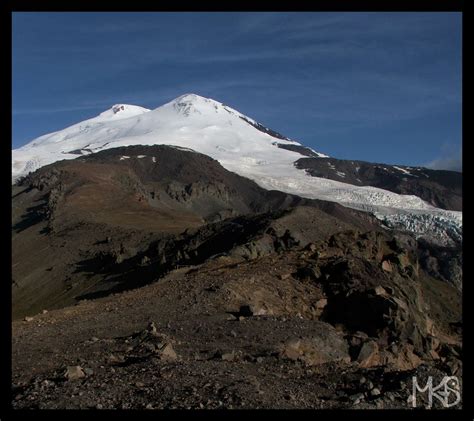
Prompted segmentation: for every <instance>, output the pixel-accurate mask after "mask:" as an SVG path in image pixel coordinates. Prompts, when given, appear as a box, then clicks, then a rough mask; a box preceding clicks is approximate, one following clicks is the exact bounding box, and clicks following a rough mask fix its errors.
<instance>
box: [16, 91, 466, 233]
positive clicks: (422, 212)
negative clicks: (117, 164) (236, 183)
mask: <svg viewBox="0 0 474 421" xmlns="http://www.w3.org/2000/svg"><path fill="white" fill-rule="evenodd" d="M136 144H142V145H153V144H165V145H175V146H178V147H184V148H187V149H193V150H195V151H197V152H201V153H204V154H206V155H209V156H211V157H212V158H214V159H217V160H218V161H219V162H220V163H221V164H222V165H223V166H224V167H225V168H227V169H228V170H230V171H233V172H236V173H238V174H240V175H242V176H245V177H248V178H250V179H252V180H254V181H255V182H257V183H258V184H259V185H260V186H262V187H264V188H267V189H276V190H282V191H285V192H289V193H294V194H298V195H300V196H304V197H308V198H317V199H323V200H329V201H335V202H339V203H342V204H343V205H346V206H350V207H353V208H357V209H362V210H367V211H370V212H374V213H375V214H376V215H377V216H378V217H379V218H381V219H384V220H386V221H387V222H388V223H389V224H391V225H393V226H397V227H400V228H409V229H410V230H411V231H414V232H416V233H417V234H421V235H434V236H436V237H438V238H439V239H441V240H443V241H449V239H450V238H453V239H460V238H461V225H462V221H461V212H454V211H445V210H441V209H437V208H434V207H433V206H431V205H429V204H428V203H426V202H424V201H423V200H421V199H420V198H418V197H416V196H406V195H399V194H396V193H392V192H390V191H387V190H382V189H379V188H375V187H360V186H354V185H350V184H346V183H342V182H338V181H334V180H329V179H325V178H318V177H311V176H309V175H307V174H306V172H305V171H304V170H299V169H297V168H296V167H295V166H294V162H295V161H296V160H297V159H299V158H301V157H302V155H301V154H300V153H298V152H294V151H290V150H287V149H284V148H280V147H278V146H277V144H280V145H281V144H288V145H300V144H299V143H298V142H296V141H293V140H289V139H287V138H284V137H283V136H281V135H279V134H278V133H275V132H273V131H271V130H269V129H266V128H264V127H263V126H261V125H259V124H258V123H257V122H255V121H254V120H252V119H251V118H249V117H246V116H244V115H243V114H241V113H239V112H238V111H236V110H234V109H232V108H230V107H228V106H226V105H223V104H221V103H219V102H217V101H214V100H212V99H208V98H203V97H201V96H198V95H195V94H187V95H183V96H180V97H178V98H176V99H175V100H173V101H171V102H169V103H167V104H165V105H163V106H161V107H159V108H156V109H154V110H148V109H146V108H142V107H138V106H134V105H126V104H118V105H115V106H113V107H112V108H111V109H110V110H107V111H105V112H103V113H101V114H100V115H99V116H97V117H94V118H91V119H89V120H86V121H83V122H81V123H78V124H75V125H73V126H71V127H68V128H66V129H64V130H60V131H58V132H55V133H51V134H47V135H44V136H41V137H39V138H37V139H34V140H33V141H31V142H30V143H28V144H27V145H25V146H23V147H21V148H19V149H15V150H13V152H12V177H13V179H14V180H15V179H16V178H18V177H19V176H21V175H26V174H27V173H28V172H30V171H34V170H36V169H38V168H40V167H42V166H44V165H47V164H50V163H52V162H55V161H58V160H62V159H75V158H78V157H79V156H81V155H86V154H89V153H94V152H97V151H100V150H103V149H108V148H114V147H117V146H128V145H136ZM313 152H315V153H316V154H317V155H318V156H320V157H321V158H324V157H327V155H324V154H322V153H319V152H316V151H313ZM149 159H152V157H149Z"/></svg>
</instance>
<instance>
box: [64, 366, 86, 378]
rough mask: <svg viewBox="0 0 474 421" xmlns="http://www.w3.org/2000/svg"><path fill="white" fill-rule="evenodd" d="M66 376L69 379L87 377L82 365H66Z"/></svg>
mask: <svg viewBox="0 0 474 421" xmlns="http://www.w3.org/2000/svg"><path fill="white" fill-rule="evenodd" d="M64 377H65V378H66V379H67V380H78V379H82V378H84V377H86V373H84V370H83V369H82V367H80V366H78V365H72V366H68V367H66V372H65V373H64Z"/></svg>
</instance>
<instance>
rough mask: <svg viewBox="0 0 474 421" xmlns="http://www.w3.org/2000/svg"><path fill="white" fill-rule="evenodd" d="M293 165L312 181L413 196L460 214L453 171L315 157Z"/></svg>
mask: <svg viewBox="0 0 474 421" xmlns="http://www.w3.org/2000/svg"><path fill="white" fill-rule="evenodd" d="M295 165H296V167H297V168H300V169H305V170H306V171H307V172H308V173H309V174H310V175H312V176H314V177H323V178H329V179H331V180H336V181H341V182H343V183H348V184H353V185H356V186H373V187H379V188H381V189H385V190H390V191H393V192H395V193H399V194H413V195H415V196H418V197H421V198H422V199H423V200H425V201H426V202H428V203H430V204H432V205H433V206H436V207H438V208H442V209H449V210H456V211H460V210H462V174H461V173H458V172H455V171H442V170H430V169H428V168H421V167H402V166H395V165H388V164H375V163H371V162H364V161H349V160H343V159H336V158H316V157H310V158H301V159H299V160H298V161H296V162H295Z"/></svg>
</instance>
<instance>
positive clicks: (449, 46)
mask: <svg viewBox="0 0 474 421" xmlns="http://www.w3.org/2000/svg"><path fill="white" fill-rule="evenodd" d="M461 19H462V16H461V13H440V12H431V13H412V12H410V13H409V12H403V13H375V12H371V13H366V12H364V13H362V12H358V13H342V12H335V13H320V12H314V13H308V12H293V13H257V12H250V13H195V12H194V13H167V12H162V13H76V12H74V13H44V12H42V13H14V14H13V81H12V88H13V104H12V107H13V116H12V118H13V147H14V148H15V147H19V146H21V145H23V144H25V143H27V142H28V141H30V140H32V139H33V138H35V137H38V136H40V135H42V134H45V133H49V132H52V131H55V130H59V129H62V128H64V127H66V126H68V125H71V124H74V123H76V122H79V121H81V120H84V119H86V118H90V117H93V116H95V115H97V114H99V113H100V112H102V111H104V110H105V109H108V108H110V107H111V106H112V105H114V104H116V103H129V104H136V105H141V106H144V107H147V108H156V107H158V106H160V105H162V104H163V103H165V102H168V101H170V100H172V99H174V98H175V97H177V96H179V95H182V94H184V93H188V92H193V93H197V94H199V95H202V96H207V97H211V98H214V99H216V100H217V101H220V102H224V103H225V104H227V105H229V106H231V107H233V108H235V109H237V110H239V111H240V112H242V113H244V114H246V115H248V116H250V117H252V118H254V119H256V120H257V121H259V122H261V123H262V124H264V125H266V126H268V127H270V128H272V129H274V130H276V131H279V132H281V133H282V134H284V135H286V136H288V137H290V138H292V139H295V140H298V141H300V142H302V143H303V144H305V145H308V146H311V147H313V148H315V149H316V150H319V151H321V152H324V153H327V154H329V155H331V156H333V157H336V158H344V159H360V160H367V161H374V162H384V163H398V164H404V165H431V166H433V167H435V168H447V169H455V168H459V166H460V158H461V142H462V138H461V132H462V126H461V101H462V92H461V90H462V84H461V82H462V72H461V70H462V69H461V67H462V64H461V60H462V57H461V49H462V43H461V41H462V37H461Z"/></svg>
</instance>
